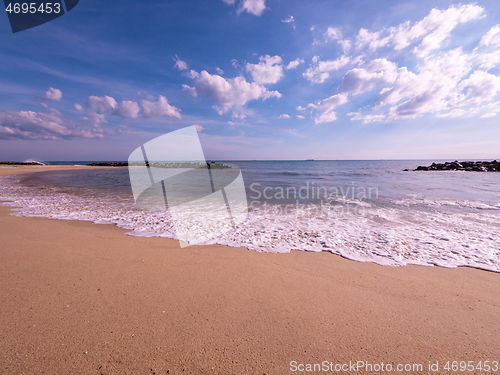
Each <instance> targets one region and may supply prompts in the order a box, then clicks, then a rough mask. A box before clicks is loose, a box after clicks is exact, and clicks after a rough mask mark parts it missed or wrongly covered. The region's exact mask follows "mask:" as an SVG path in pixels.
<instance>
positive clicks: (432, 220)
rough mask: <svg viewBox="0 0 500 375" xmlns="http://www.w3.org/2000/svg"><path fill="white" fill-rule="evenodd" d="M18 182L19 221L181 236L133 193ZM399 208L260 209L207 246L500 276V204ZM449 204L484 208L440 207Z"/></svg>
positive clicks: (425, 202) (9, 186)
mask: <svg viewBox="0 0 500 375" xmlns="http://www.w3.org/2000/svg"><path fill="white" fill-rule="evenodd" d="M15 181H16V178H15V177H9V178H2V179H0V197H1V199H2V200H7V201H8V202H7V203H4V204H6V205H9V206H13V207H20V208H18V209H15V213H14V214H15V215H17V216H40V217H50V218H56V219H69V220H88V221H92V222H94V223H102V224H116V225H117V226H119V227H121V228H124V229H127V230H130V232H129V233H128V234H129V235H132V236H148V237H151V236H158V237H168V238H174V239H175V238H176V236H175V228H174V227H173V225H172V224H171V220H170V219H171V218H170V214H169V213H168V212H151V211H142V210H139V209H137V208H136V207H135V205H134V202H133V199H132V198H131V197H128V196H126V195H111V194H109V193H104V192H102V191H101V192H99V191H94V190H91V189H86V190H80V191H79V194H74V192H72V191H71V190H70V189H63V188H44V189H37V188H33V187H27V186H23V185H20V184H15ZM34 189H37V190H36V194H35V193H34ZM393 203H395V204H393V205H392V206H387V207H381V206H375V205H374V204H371V203H367V202H364V201H359V200H358V201H356V200H350V201H348V202H344V204H339V202H338V201H331V202H327V203H325V206H324V207H323V209H320V208H318V206H313V205H311V204H299V205H295V206H294V207H293V208H292V209H291V210H289V211H287V214H279V211H280V210H277V208H276V207H275V210H274V211H272V210H269V209H268V208H267V209H266V208H264V207H261V208H254V209H252V210H251V211H250V213H249V216H248V219H247V220H246V221H245V222H244V223H242V224H240V225H238V226H237V227H236V228H235V229H234V230H230V231H229V232H226V233H224V234H223V235H222V236H220V237H218V238H217V239H215V240H209V241H207V242H205V243H207V244H208V243H218V244H223V245H228V246H234V247H239V246H244V247H247V248H248V249H251V250H255V251H265V252H278V253H286V252H290V251H291V250H303V251H329V252H331V253H334V254H338V255H341V256H343V257H345V258H348V259H352V260H356V261H361V262H374V263H377V264H381V265H387V266H399V265H406V264H417V265H426V266H432V265H438V266H442V267H459V266H470V267H476V268H481V269H485V270H491V271H495V272H500V242H499V241H498V239H499V238H500V221H499V219H500V215H499V211H498V206H495V205H487V204H484V203H481V202H475V201H452V200H450V201H446V200H441V201H432V200H429V199H422V198H419V197H418V196H413V197H409V198H408V199H402V200H398V201H394V202H393ZM444 206H456V207H458V208H463V207H465V208H476V209H477V208H481V210H472V211H471V210H466V209H463V210H458V212H457V211H454V212H448V211H447V210H440V207H444ZM425 207H430V209H425ZM208 209H209V208H207V210H208ZM281 213H283V211H282V210H281ZM185 214H186V216H185V218H186V220H185V225H186V227H188V226H190V225H198V224H199V223H197V221H196V220H197V219H196V217H194V216H193V215H191V216H190V215H189V213H188V212H186V213H185Z"/></svg>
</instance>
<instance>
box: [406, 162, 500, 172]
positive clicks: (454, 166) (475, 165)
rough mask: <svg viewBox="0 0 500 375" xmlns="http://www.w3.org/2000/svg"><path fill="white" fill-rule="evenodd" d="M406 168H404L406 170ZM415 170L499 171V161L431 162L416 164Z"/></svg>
mask: <svg viewBox="0 0 500 375" xmlns="http://www.w3.org/2000/svg"><path fill="white" fill-rule="evenodd" d="M407 170H408V169H405V171H407ZM415 171H467V172H500V162H498V161H496V160H493V161H461V162H459V161H457V160H455V161H453V162H448V161H447V162H446V163H444V164H440V163H437V164H436V163H432V164H431V165H430V166H428V167H426V166H418V167H417V169H415Z"/></svg>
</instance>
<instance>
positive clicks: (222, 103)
mask: <svg viewBox="0 0 500 375" xmlns="http://www.w3.org/2000/svg"><path fill="white" fill-rule="evenodd" d="M184 89H185V90H188V91H189V92H190V93H192V94H194V95H195V96H197V95H199V94H203V95H204V96H205V97H207V98H208V99H211V100H213V101H214V102H215V103H216V105H215V106H214V109H215V110H217V112H218V113H219V114H223V113H226V112H227V111H228V110H230V109H231V108H233V107H238V106H243V105H245V104H246V103H248V102H249V101H251V100H257V99H262V100H266V99H269V98H271V97H276V98H280V97H281V94H280V93H279V92H278V91H269V90H267V88H265V87H264V86H262V85H259V84H257V83H256V82H251V83H250V82H247V81H246V80H245V78H244V77H236V78H229V79H226V78H223V77H221V76H219V75H216V74H210V73H208V72H207V71H206V70H204V71H202V72H201V73H200V76H199V77H198V78H197V79H196V81H195V83H194V87H190V86H187V85H186V86H185V88H184Z"/></svg>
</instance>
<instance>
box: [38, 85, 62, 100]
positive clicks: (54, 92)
mask: <svg viewBox="0 0 500 375" xmlns="http://www.w3.org/2000/svg"><path fill="white" fill-rule="evenodd" d="M42 99H45V100H55V101H58V102H60V101H61V99H62V91H61V90H59V89H55V88H53V87H51V88H49V89H48V90H47V91H46V92H45V95H44V96H42Z"/></svg>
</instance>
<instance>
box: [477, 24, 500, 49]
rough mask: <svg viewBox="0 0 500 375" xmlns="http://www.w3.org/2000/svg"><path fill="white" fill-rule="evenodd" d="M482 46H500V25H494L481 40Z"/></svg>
mask: <svg viewBox="0 0 500 375" xmlns="http://www.w3.org/2000/svg"><path fill="white" fill-rule="evenodd" d="M479 45H480V46H494V47H499V46H500V25H496V26H493V27H492V28H491V29H490V31H488V32H487V33H486V34H485V35H484V36H483V37H482V38H481V42H479Z"/></svg>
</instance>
